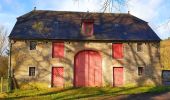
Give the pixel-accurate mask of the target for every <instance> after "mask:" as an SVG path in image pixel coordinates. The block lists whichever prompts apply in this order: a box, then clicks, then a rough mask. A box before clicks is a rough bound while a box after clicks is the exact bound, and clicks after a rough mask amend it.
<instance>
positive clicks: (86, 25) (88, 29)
mask: <svg viewBox="0 0 170 100" xmlns="http://www.w3.org/2000/svg"><path fill="white" fill-rule="evenodd" d="M93 28H94V26H93V22H83V24H82V32H83V33H84V34H85V35H86V36H92V35H93V31H94V29H93Z"/></svg>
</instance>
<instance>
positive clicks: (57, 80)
mask: <svg viewBox="0 0 170 100" xmlns="http://www.w3.org/2000/svg"><path fill="white" fill-rule="evenodd" d="M52 86H53V87H63V86H64V68H63V67H53V68H52Z"/></svg>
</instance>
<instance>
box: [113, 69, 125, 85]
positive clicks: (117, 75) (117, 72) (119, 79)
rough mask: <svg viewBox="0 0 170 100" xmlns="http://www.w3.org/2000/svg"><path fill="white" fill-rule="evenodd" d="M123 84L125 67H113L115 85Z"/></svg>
mask: <svg viewBox="0 0 170 100" xmlns="http://www.w3.org/2000/svg"><path fill="white" fill-rule="evenodd" d="M122 85H123V67H113V86H122Z"/></svg>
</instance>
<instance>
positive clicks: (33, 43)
mask: <svg viewBox="0 0 170 100" xmlns="http://www.w3.org/2000/svg"><path fill="white" fill-rule="evenodd" d="M36 46H37V42H35V41H30V50H36Z"/></svg>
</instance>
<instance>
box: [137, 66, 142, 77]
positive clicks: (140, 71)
mask: <svg viewBox="0 0 170 100" xmlns="http://www.w3.org/2000/svg"><path fill="white" fill-rule="evenodd" d="M138 75H139V76H141V75H143V67H138Z"/></svg>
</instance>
